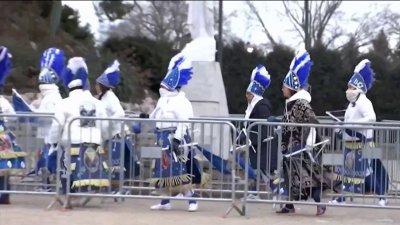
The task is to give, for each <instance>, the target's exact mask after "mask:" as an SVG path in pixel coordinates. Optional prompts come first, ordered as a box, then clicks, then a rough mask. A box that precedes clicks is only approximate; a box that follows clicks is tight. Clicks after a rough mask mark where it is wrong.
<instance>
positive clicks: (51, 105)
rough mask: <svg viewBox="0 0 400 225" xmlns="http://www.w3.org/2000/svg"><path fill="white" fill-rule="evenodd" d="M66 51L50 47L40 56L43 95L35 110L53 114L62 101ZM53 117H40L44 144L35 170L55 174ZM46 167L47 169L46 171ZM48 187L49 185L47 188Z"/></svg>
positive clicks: (40, 136)
mask: <svg viewBox="0 0 400 225" xmlns="http://www.w3.org/2000/svg"><path fill="white" fill-rule="evenodd" d="M64 60H65V59H64V52H63V51H62V50H60V49H57V48H49V49H47V50H45V51H44V52H43V54H42V57H41V58H40V67H41V70H40V73H39V76H38V81H39V90H40V94H41V95H42V96H43V98H42V100H41V102H40V105H39V107H38V108H37V109H36V110H35V112H39V113H51V114H53V113H54V111H55V108H56V105H57V104H58V103H59V102H60V101H61V99H62V97H61V94H60V91H59V88H58V86H57V83H58V82H59V81H60V76H61V73H62V71H63V70H64V63H65V62H64ZM52 120H53V119H45V118H40V119H39V121H38V122H39V126H38V131H37V132H38V135H37V137H38V138H41V139H43V140H44V146H43V148H42V149H41V151H40V154H39V155H40V156H39V160H38V162H37V165H36V170H35V172H36V173H38V172H39V170H42V172H45V173H47V172H49V173H50V174H54V173H55V172H56V169H57V154H56V152H55V151H54V147H55V146H51V145H50V141H49V130H50V126H51V123H52ZM45 169H46V170H47V171H45ZM46 184H50V180H49V178H48V177H47V176H46ZM46 189H48V187H47V188H46Z"/></svg>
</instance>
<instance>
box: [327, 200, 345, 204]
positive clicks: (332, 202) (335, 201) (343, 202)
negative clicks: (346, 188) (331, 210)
mask: <svg viewBox="0 0 400 225" xmlns="http://www.w3.org/2000/svg"><path fill="white" fill-rule="evenodd" d="M329 204H334V205H336V204H339V205H340V204H346V201H341V202H338V201H337V200H336V199H335V200H332V201H329Z"/></svg>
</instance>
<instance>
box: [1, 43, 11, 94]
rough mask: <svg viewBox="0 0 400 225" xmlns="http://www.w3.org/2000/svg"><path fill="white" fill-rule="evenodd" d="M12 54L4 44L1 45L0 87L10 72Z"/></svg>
mask: <svg viewBox="0 0 400 225" xmlns="http://www.w3.org/2000/svg"><path fill="white" fill-rule="evenodd" d="M11 58H12V55H11V53H10V52H8V49H7V48H6V47H4V46H0V88H3V86H4V82H5V81H6V78H7V77H8V75H9V74H10V70H11V65H12V64H11Z"/></svg>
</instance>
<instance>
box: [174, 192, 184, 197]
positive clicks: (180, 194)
mask: <svg viewBox="0 0 400 225" xmlns="http://www.w3.org/2000/svg"><path fill="white" fill-rule="evenodd" d="M183 197H185V196H184V195H183V194H182V193H179V194H177V195H175V198H183Z"/></svg>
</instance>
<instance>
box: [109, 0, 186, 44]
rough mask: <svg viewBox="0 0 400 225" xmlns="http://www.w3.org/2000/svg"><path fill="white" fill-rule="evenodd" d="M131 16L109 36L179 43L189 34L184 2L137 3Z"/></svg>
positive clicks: (112, 29)
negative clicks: (146, 38)
mask: <svg viewBox="0 0 400 225" xmlns="http://www.w3.org/2000/svg"><path fill="white" fill-rule="evenodd" d="M133 6H134V7H133V9H132V11H131V12H130V13H129V15H128V16H127V17H126V19H124V20H123V21H122V22H121V23H119V24H118V25H115V26H113V27H112V28H111V29H110V30H109V31H108V35H109V36H118V37H122V36H146V37H149V38H152V39H155V40H157V41H179V40H180V39H182V38H183V37H184V35H185V34H187V33H188V30H187V28H186V20H187V7H188V6H187V4H186V3H185V2H184V1H135V2H134V4H133Z"/></svg>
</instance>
